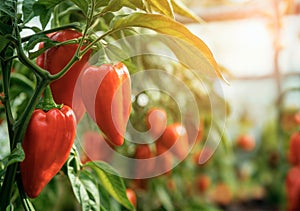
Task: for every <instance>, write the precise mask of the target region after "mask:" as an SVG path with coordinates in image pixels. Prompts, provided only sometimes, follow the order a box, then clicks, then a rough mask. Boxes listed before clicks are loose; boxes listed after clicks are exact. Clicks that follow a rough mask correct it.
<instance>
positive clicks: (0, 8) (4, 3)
mask: <svg viewBox="0 0 300 211" xmlns="http://www.w3.org/2000/svg"><path fill="white" fill-rule="evenodd" d="M14 5H15V1H13V0H1V1H0V15H1V16H2V15H3V14H6V15H7V16H9V17H10V18H14V17H15V13H16V10H15V6H14ZM1 13H3V14H1Z"/></svg>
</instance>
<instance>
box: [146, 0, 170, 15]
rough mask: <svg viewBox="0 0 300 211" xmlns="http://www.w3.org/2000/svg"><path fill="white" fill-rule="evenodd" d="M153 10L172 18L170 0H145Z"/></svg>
mask: <svg viewBox="0 0 300 211" xmlns="http://www.w3.org/2000/svg"><path fill="white" fill-rule="evenodd" d="M147 2H148V3H149V5H150V7H151V8H153V9H154V10H155V11H157V12H159V13H161V14H163V15H166V16H168V17H170V18H173V19H174V11H173V6H172V4H171V1H170V0H147Z"/></svg>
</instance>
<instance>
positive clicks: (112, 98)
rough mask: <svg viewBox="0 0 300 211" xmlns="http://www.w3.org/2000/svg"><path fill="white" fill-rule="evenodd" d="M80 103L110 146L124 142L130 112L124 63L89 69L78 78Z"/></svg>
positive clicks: (129, 89)
mask: <svg viewBox="0 0 300 211" xmlns="http://www.w3.org/2000/svg"><path fill="white" fill-rule="evenodd" d="M81 91H82V94H81V95H82V97H83V102H84V105H85V107H86V110H87V112H88V114H89V115H90V116H91V117H92V119H93V120H94V121H95V122H96V123H97V125H98V127H99V128H100V129H101V131H102V132H103V133H104V134H105V136H106V139H107V140H108V141H110V142H111V143H112V144H113V145H116V146H120V145H122V144H123V142H124V134H125V131H126V125H127V122H128V119H129V115H130V111H131V87H130V75H129V72H128V70H127V67H126V66H125V65H124V64H123V63H117V64H115V65H111V64H103V65H101V66H100V67H95V66H90V67H88V68H87V69H85V71H84V73H83V75H82V77H81Z"/></svg>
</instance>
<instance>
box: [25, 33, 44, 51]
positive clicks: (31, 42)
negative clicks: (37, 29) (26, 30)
mask: <svg viewBox="0 0 300 211" xmlns="http://www.w3.org/2000/svg"><path fill="white" fill-rule="evenodd" d="M47 40H50V39H49V38H48V37H47V36H46V35H45V34H37V35H33V36H32V37H31V38H30V39H29V40H28V42H27V43H26V45H25V46H24V50H26V51H29V50H32V49H33V48H34V47H35V46H36V44H38V43H40V42H43V41H47Z"/></svg>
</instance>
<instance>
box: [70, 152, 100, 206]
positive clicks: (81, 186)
mask: <svg viewBox="0 0 300 211" xmlns="http://www.w3.org/2000/svg"><path fill="white" fill-rule="evenodd" d="M73 159H76V158H75V157H73ZM71 163H72V158H71V159H69V160H68V167H67V169H68V171H67V175H68V178H69V180H70V183H71V186H72V189H73V192H74V195H75V197H76V198H77V200H78V202H79V203H80V205H81V209H82V210H86V211H89V210H100V195H99V192H98V185H97V182H96V181H95V179H94V178H93V175H92V174H91V173H90V172H88V171H87V170H80V171H78V172H77V169H76V167H74V166H73V165H71Z"/></svg>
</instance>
